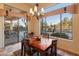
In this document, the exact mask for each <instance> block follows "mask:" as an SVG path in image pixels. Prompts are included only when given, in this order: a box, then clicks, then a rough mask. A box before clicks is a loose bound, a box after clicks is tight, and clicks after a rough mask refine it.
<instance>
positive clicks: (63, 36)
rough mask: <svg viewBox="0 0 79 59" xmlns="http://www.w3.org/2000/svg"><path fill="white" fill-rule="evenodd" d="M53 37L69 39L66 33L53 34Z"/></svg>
mask: <svg viewBox="0 0 79 59" xmlns="http://www.w3.org/2000/svg"><path fill="white" fill-rule="evenodd" d="M51 36H55V37H61V38H66V39H68V38H69V37H68V36H67V35H66V34H65V33H53V34H51Z"/></svg>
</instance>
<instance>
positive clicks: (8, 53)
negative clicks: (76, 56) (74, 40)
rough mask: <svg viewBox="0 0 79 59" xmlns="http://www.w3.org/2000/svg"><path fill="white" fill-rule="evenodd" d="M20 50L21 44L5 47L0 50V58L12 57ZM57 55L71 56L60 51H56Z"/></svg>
mask: <svg viewBox="0 0 79 59" xmlns="http://www.w3.org/2000/svg"><path fill="white" fill-rule="evenodd" d="M20 49H21V43H20V42H19V43H16V44H13V45H9V46H6V47H5V48H4V49H0V56H14V54H13V52H14V51H17V50H20ZM57 53H58V54H61V55H62V56H73V55H72V54H69V53H67V52H63V51H61V50H57Z"/></svg>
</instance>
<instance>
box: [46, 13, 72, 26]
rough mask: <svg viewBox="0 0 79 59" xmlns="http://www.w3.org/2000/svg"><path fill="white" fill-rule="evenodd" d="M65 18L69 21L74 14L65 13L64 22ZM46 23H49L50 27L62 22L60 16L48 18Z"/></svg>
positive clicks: (63, 15)
mask: <svg viewBox="0 0 79 59" xmlns="http://www.w3.org/2000/svg"><path fill="white" fill-rule="evenodd" d="M65 17H68V18H69V19H71V17H72V14H70V13H64V14H62V20H63V19H64V18H65ZM46 22H47V24H48V25H50V24H52V25H54V24H57V23H59V22H60V14H58V15H54V16H49V17H47V18H46Z"/></svg>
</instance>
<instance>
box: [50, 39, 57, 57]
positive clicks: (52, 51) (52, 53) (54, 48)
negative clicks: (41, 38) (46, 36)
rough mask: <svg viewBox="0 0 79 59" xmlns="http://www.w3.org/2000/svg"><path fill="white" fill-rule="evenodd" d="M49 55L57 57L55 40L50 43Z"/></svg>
mask: <svg viewBox="0 0 79 59" xmlns="http://www.w3.org/2000/svg"><path fill="white" fill-rule="evenodd" d="M50 55H53V56H57V40H53V41H52V45H51V54H50Z"/></svg>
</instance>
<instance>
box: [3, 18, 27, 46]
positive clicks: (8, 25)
mask: <svg viewBox="0 0 79 59" xmlns="http://www.w3.org/2000/svg"><path fill="white" fill-rule="evenodd" d="M25 33H27V20H26V19H25V18H22V17H20V18H16V19H6V18H5V21H4V36H5V39H4V43H5V46H7V45H10V44H14V43H17V42H19V41H21V40H22V39H23V38H24V34H25Z"/></svg>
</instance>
